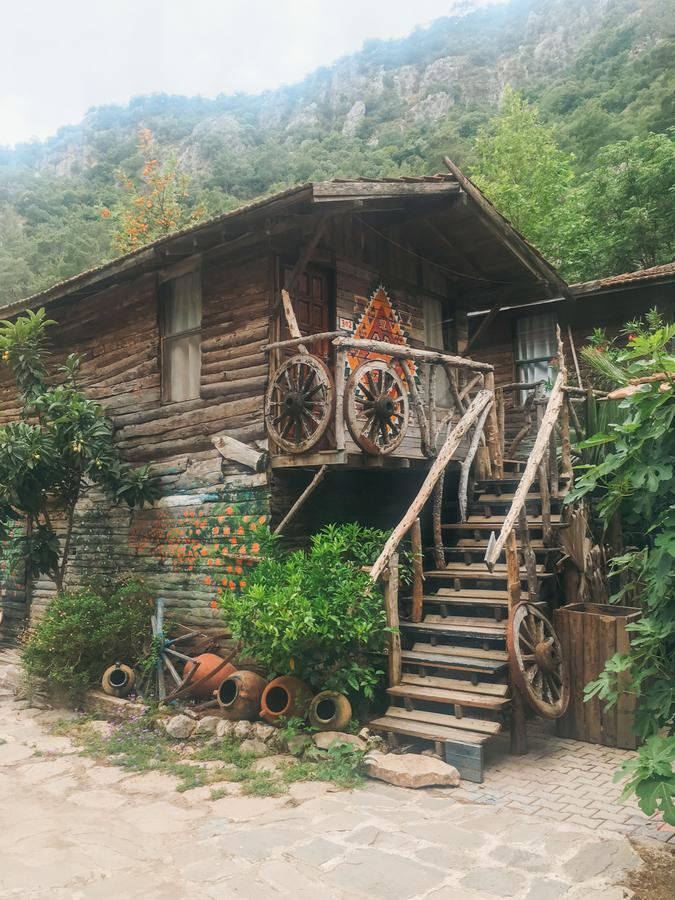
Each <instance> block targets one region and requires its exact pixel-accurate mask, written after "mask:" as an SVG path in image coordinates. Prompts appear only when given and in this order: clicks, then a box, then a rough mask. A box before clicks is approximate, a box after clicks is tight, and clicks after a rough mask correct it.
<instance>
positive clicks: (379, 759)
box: [364, 751, 459, 788]
mask: <svg viewBox="0 0 675 900" xmlns="http://www.w3.org/2000/svg"><path fill="white" fill-rule="evenodd" d="M364 762H365V766H366V773H367V774H368V775H370V777H371V778H378V779H379V780H380V781H386V782H388V783H389V784H395V785H396V786H397V787H406V788H422V787H430V786H431V785H449V786H451V787H457V785H458V784H459V772H458V771H457V769H456V768H455V767H454V766H451V765H449V764H448V763H445V762H443V761H442V760H440V759H436V758H434V757H431V756H421V755H420V754H417V753H400V754H394V753H379V752H378V751H373V752H372V753H369V754H368V755H367V756H366V757H365V759H364Z"/></svg>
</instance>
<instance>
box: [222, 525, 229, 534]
mask: <svg viewBox="0 0 675 900" xmlns="http://www.w3.org/2000/svg"><path fill="white" fill-rule="evenodd" d="M229 533H230V526H229V525H226V526H225V527H224V528H223V534H229Z"/></svg>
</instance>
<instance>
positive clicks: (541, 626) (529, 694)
mask: <svg viewBox="0 0 675 900" xmlns="http://www.w3.org/2000/svg"><path fill="white" fill-rule="evenodd" d="M507 647H508V652H509V675H510V680H511V683H512V684H513V686H514V687H515V688H516V689H517V690H519V691H520V693H521V694H522V696H523V699H524V700H525V702H526V703H528V704H529V705H530V706H531V707H532V709H533V710H534V711H535V712H537V713H538V714H539V715H540V716H544V717H545V718H547V719H558V718H560V716H562V715H564V713H565V710H566V709H567V705H568V703H569V697H570V690H569V675H568V672H567V667H566V665H565V661H564V659H563V656H562V648H561V645H560V640H559V638H558V635H557V634H556V633H555V631H554V629H553V625H551V623H550V622H549V620H548V619H547V618H546V616H544V615H543V614H542V613H541V612H540V611H539V609H538V607H536V606H534V605H533V604H531V603H518V604H517V605H516V606H515V607H514V608H513V610H512V611H511V614H510V616H509V625H508V631H507Z"/></svg>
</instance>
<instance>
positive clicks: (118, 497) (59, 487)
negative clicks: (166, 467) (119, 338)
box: [0, 309, 156, 591]
mask: <svg viewBox="0 0 675 900" xmlns="http://www.w3.org/2000/svg"><path fill="white" fill-rule="evenodd" d="M55 324H56V323H55V322H52V321H51V320H49V319H47V318H46V314H45V311H44V309H40V310H38V312H36V313H34V312H31V311H28V312H27V313H26V315H25V316H20V317H18V318H17V319H16V320H15V321H13V322H7V321H6V322H2V324H1V326H0V353H1V354H2V361H3V362H4V363H6V364H7V365H8V366H9V367H10V369H11V371H12V374H13V377H14V381H15V384H16V390H17V395H18V399H19V401H20V404H21V418H20V419H19V420H18V421H15V422H9V423H8V424H6V425H4V426H3V427H2V428H0V539H2V540H7V541H10V542H11V543H12V544H13V547H12V549H13V552H14V553H16V555H17V556H19V555H20V556H21V557H22V559H24V560H25V562H26V567H27V572H28V575H29V577H35V576H37V575H40V574H45V575H49V576H50V577H51V578H53V580H54V582H55V584H56V586H57V588H58V590H59V591H61V590H62V588H63V585H64V581H65V576H66V571H67V566H68V558H69V553H70V547H71V539H72V535H73V526H74V521H75V512H76V508H77V504H78V501H79V500H80V499H81V498H82V497H83V496H84V495H85V494H86V493H87V492H88V491H89V490H90V489H91V488H92V487H93V486H94V485H97V486H98V487H100V488H101V489H102V490H103V492H104V493H105V494H106V495H107V497H108V498H109V499H110V500H111V501H112V502H113V503H120V502H125V503H127V504H128V505H129V506H130V507H134V506H142V505H143V504H144V503H146V502H150V501H152V500H153V499H154V498H155V497H156V488H155V487H154V485H153V484H152V483H151V482H150V480H149V470H148V467H147V466H146V467H144V468H142V469H133V468H132V467H131V466H129V464H128V463H125V462H124V461H123V460H122V459H121V458H120V456H119V454H118V452H117V450H116V448H115V446H114V444H113V440H112V425H111V423H110V422H109V420H108V419H107V417H106V415H105V411H104V410H103V407H101V406H100V405H99V404H98V403H95V402H94V401H93V400H90V399H89V398H88V397H87V396H86V395H85V394H84V393H82V391H80V390H79V389H78V386H77V375H78V370H79V360H78V358H77V356H75V355H74V354H71V355H70V356H69V357H68V359H67V360H66V362H65V364H64V365H63V366H61V367H59V368H58V369H57V370H56V371H54V372H51V373H48V372H47V367H46V356H47V329H48V328H49V327H50V326H52V325H55ZM48 375H49V376H51V377H50V380H52V379H54V376H56V378H55V379H54V380H56V379H59V380H60V381H61V383H59V384H55V385H48V380H47V379H48ZM54 513H58V514H61V515H62V516H63V518H64V520H65V535H64V538H63V543H61V541H60V539H59V537H58V535H57V532H56V528H55V526H54V524H53V515H54ZM19 521H25V522H26V533H25V535H23V536H21V537H18V538H17V537H15V536H12V535H11V534H10V532H11V530H12V529H11V527H10V525H11V523H12V522H19Z"/></svg>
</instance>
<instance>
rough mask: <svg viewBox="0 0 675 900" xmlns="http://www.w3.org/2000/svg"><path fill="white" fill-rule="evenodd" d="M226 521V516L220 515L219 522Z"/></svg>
mask: <svg viewBox="0 0 675 900" xmlns="http://www.w3.org/2000/svg"><path fill="white" fill-rule="evenodd" d="M224 521H225V516H218V522H219V523H220V524H221V525H222V524H223V522H224Z"/></svg>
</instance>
